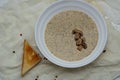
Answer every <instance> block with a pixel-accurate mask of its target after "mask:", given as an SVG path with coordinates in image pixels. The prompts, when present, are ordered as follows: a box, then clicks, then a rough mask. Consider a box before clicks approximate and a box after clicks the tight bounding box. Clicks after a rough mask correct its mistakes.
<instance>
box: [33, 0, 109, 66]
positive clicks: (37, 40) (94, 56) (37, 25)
mask: <svg viewBox="0 0 120 80" xmlns="http://www.w3.org/2000/svg"><path fill="white" fill-rule="evenodd" d="M66 1H67V0H61V1H56V2H54V3H52V4H51V5H50V6H49V7H48V8H47V9H46V10H45V11H44V12H43V13H42V15H41V16H40V17H39V19H38V21H37V23H36V27H35V41H36V44H37V46H38V49H39V50H40V52H41V53H42V54H43V55H44V56H45V57H46V58H47V59H48V60H49V61H51V62H52V63H54V64H56V65H59V66H62V67H65V68H78V67H82V66H85V65H87V64H89V63H91V62H93V61H94V60H95V59H96V58H97V57H98V56H99V55H100V54H101V53H102V51H103V49H104V47H105V45H106V43H107V36H108V34H107V27H106V23H105V20H104V18H103V16H102V15H101V13H100V12H99V11H98V10H97V9H96V8H95V7H94V6H92V5H91V4H89V3H87V2H85V1H80V0H74V2H79V3H82V4H84V5H87V6H89V7H91V8H92V9H94V10H95V11H96V12H97V13H98V15H99V17H100V18H101V20H102V23H103V25H104V29H105V30H104V33H105V34H104V35H103V36H104V38H105V39H104V42H103V43H102V44H101V45H102V47H100V49H99V52H97V51H96V53H98V54H95V53H94V55H93V58H91V59H89V60H87V61H85V60H84V59H83V61H85V62H82V60H80V61H81V62H82V63H81V64H80V61H72V62H69V61H64V60H63V62H60V61H59V59H58V58H56V57H50V56H52V54H49V53H47V52H45V51H44V48H43V46H42V45H41V44H43V43H40V41H39V38H38V30H39V29H38V28H39V24H40V19H42V18H43V16H45V15H44V14H45V13H46V12H47V11H48V10H49V9H50V8H51V7H52V6H54V5H56V4H59V3H61V2H66ZM70 1H73V0H69V2H70ZM90 55H91V54H90ZM85 59H86V58H85ZM77 63H78V64H77Z"/></svg>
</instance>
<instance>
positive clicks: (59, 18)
mask: <svg viewBox="0 0 120 80" xmlns="http://www.w3.org/2000/svg"><path fill="white" fill-rule="evenodd" d="M74 29H78V30H81V31H82V32H83V36H84V37H85V39H86V44H87V48H86V49H82V50H81V51H80V50H78V49H77V46H76V41H75V39H74V37H75V36H74V35H73V34H72V31H73V30H74ZM45 42H46V45H47V47H48V49H49V51H50V52H51V53H52V54H53V55H55V56H56V57H58V58H60V59H63V60H67V61H77V60H81V59H83V58H85V57H87V56H88V55H89V54H90V53H91V52H92V51H93V50H94V48H95V47H96V45H97V42H98V30H97V26H96V24H95V22H94V21H93V20H92V18H91V17H89V16H88V15H87V14H85V13H83V12H80V11H74V10H68V11H63V12H60V13H58V14H57V15H55V16H53V17H52V18H51V19H50V21H49V22H48V23H47V26H46V30H45Z"/></svg>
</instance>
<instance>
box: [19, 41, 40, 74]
mask: <svg viewBox="0 0 120 80" xmlns="http://www.w3.org/2000/svg"><path fill="white" fill-rule="evenodd" d="M41 60H42V58H41V57H40V56H39V55H38V54H37V53H36V51H34V50H33V48H32V47H31V46H30V45H29V43H28V41H27V40H24V49H23V59H22V70H21V75H22V76H24V74H25V73H27V72H28V71H29V70H30V69H32V68H33V67H34V66H35V65H36V64H37V63H39V62H40V61H41Z"/></svg>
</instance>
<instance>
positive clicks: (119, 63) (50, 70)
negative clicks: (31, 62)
mask: <svg viewBox="0 0 120 80" xmlns="http://www.w3.org/2000/svg"><path fill="white" fill-rule="evenodd" d="M55 1H56V0H0V80H35V78H36V76H37V75H38V76H39V79H38V80H54V79H55V76H56V75H57V76H58V78H57V80H120V36H119V35H120V32H119V31H120V30H119V27H120V26H119V24H120V15H119V14H120V7H119V4H120V0H87V1H88V2H89V3H90V4H92V5H94V6H95V7H97V8H98V9H99V10H100V12H101V13H102V14H103V16H104V17H105V20H106V22H107V25H108V26H107V27H108V33H109V34H108V43H107V45H106V48H105V49H106V52H105V53H103V54H102V55H101V56H100V57H99V58H98V59H97V60H96V61H94V62H93V63H91V64H89V65H87V66H85V67H82V68H77V69H65V68H62V67H59V66H56V65H54V64H52V63H51V62H49V61H46V60H44V61H42V63H40V64H38V65H37V66H36V67H35V68H33V69H32V70H31V71H30V72H29V73H27V74H26V75H25V76H24V77H23V78H22V77H21V76H20V71H21V62H22V54H23V41H24V39H27V40H28V41H29V43H30V44H31V46H32V47H33V48H34V49H35V50H36V51H38V49H37V46H36V44H35V39H34V29H35V24H36V21H37V19H38V17H39V16H40V14H41V13H42V12H43V11H44V10H45V9H46V8H47V7H48V6H49V5H50V4H51V3H52V2H55ZM20 34H22V36H20ZM13 51H15V53H13ZM38 52H39V51H38ZM39 53H40V52H39Z"/></svg>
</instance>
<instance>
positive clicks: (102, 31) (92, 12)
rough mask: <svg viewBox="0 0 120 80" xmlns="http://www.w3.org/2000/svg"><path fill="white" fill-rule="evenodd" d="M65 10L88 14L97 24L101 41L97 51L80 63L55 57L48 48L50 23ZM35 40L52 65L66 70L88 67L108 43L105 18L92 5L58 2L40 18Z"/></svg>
mask: <svg viewBox="0 0 120 80" xmlns="http://www.w3.org/2000/svg"><path fill="white" fill-rule="evenodd" d="M64 10H80V11H83V12H85V13H86V14H88V15H89V16H90V17H91V18H92V19H93V20H94V21H95V23H96V24H97V28H98V33H99V39H98V43H97V45H96V47H95V49H94V50H93V51H92V53H91V54H90V55H89V56H87V57H85V58H84V59H82V60H79V61H72V62H69V61H65V60H62V59H60V58H58V57H56V56H54V55H53V54H52V53H51V52H50V51H49V50H48V48H47V46H46V43H45V39H44V32H45V28H46V25H47V23H48V21H49V20H50V19H51V18H52V17H53V16H54V15H55V14H57V13H59V12H61V11H64ZM35 40H36V44H37V46H38V48H39V50H40V51H41V53H42V54H43V55H44V56H45V57H46V58H47V59H48V60H49V61H51V62H52V63H54V64H56V65H59V66H62V67H66V68H77V67H82V66H84V65H87V64H89V63H91V62H92V61H94V60H95V59H96V58H97V57H98V56H99V55H100V54H101V53H102V51H103V49H104V47H105V44H106V41H107V28H106V24H105V21H104V19H103V17H102V16H101V14H100V12H98V10H97V9H95V8H94V7H93V6H91V5H90V4H88V3H86V2H83V1H80V0H63V1H57V2H55V3H53V4H52V5H50V6H49V7H48V8H47V9H46V10H45V11H44V12H43V14H42V15H41V16H40V18H39V20H38V22H37V25H36V28H35Z"/></svg>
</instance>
